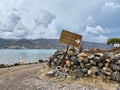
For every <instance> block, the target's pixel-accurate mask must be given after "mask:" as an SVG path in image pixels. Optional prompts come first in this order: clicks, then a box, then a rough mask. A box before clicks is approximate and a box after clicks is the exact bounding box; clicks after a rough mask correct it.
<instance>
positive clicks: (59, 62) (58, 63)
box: [54, 59, 62, 66]
mask: <svg viewBox="0 0 120 90" xmlns="http://www.w3.org/2000/svg"><path fill="white" fill-rule="evenodd" d="M61 64H62V61H61V60H59V59H58V60H56V61H55V62H54V65H55V66H60V65H61Z"/></svg>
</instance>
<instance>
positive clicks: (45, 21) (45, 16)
mask: <svg viewBox="0 0 120 90" xmlns="http://www.w3.org/2000/svg"><path fill="white" fill-rule="evenodd" d="M55 18H56V17H55V15H53V14H51V13H50V12H49V11H46V10H40V15H38V17H37V18H35V20H34V22H35V24H36V27H37V26H41V25H42V26H43V27H46V28H47V27H48V25H49V24H51V22H52V20H53V19H55Z"/></svg>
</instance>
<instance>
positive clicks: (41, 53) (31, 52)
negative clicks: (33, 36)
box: [0, 49, 57, 65]
mask: <svg viewBox="0 0 120 90" xmlns="http://www.w3.org/2000/svg"><path fill="white" fill-rule="evenodd" d="M56 51H57V50H56V49H0V64H10V65H11V64H14V63H17V62H19V61H20V60H23V61H24V62H25V63H32V62H38V61H39V60H40V59H43V60H48V58H49V57H50V56H51V55H53V54H54V53H55V52H56Z"/></svg>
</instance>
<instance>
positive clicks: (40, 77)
mask: <svg viewBox="0 0 120 90" xmlns="http://www.w3.org/2000/svg"><path fill="white" fill-rule="evenodd" d="M44 68H46V63H41V64H33V65H25V66H16V67H11V68H3V69H0V90H115V88H114V87H112V86H110V84H106V83H103V84H105V87H104V86H102V85H101V86H100V85H98V84H99V82H95V83H91V84H89V83H90V82H91V81H89V80H88V81H87V79H86V80H85V82H84V80H83V79H81V80H77V81H74V80H69V79H64V78H57V79H56V78H49V77H47V76H44V74H42V73H44V71H43V70H44ZM79 81H80V82H79ZM86 82H88V83H86ZM88 84H89V85H88ZM95 84H96V85H95ZM97 85H98V86H97ZM116 85H117V84H116Z"/></svg>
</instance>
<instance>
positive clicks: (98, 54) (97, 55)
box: [94, 53, 104, 57]
mask: <svg viewBox="0 0 120 90" xmlns="http://www.w3.org/2000/svg"><path fill="white" fill-rule="evenodd" d="M94 55H95V56H96V57H102V56H104V54H103V53H95V54H94Z"/></svg>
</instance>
